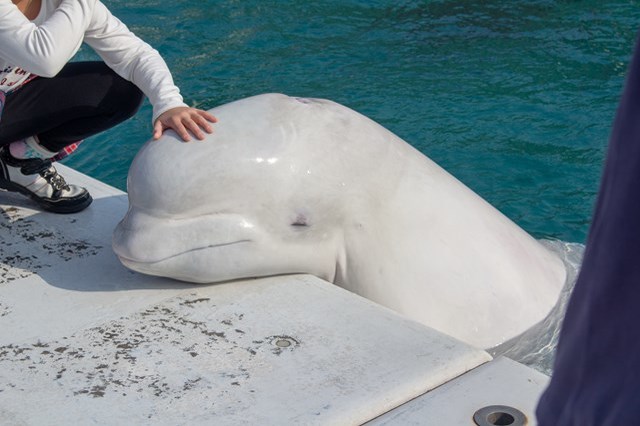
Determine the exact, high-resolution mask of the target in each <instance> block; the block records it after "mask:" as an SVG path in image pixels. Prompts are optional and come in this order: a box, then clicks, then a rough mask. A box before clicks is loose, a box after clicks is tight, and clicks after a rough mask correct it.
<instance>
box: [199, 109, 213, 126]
mask: <svg viewBox="0 0 640 426" xmlns="http://www.w3.org/2000/svg"><path fill="white" fill-rule="evenodd" d="M198 115H200V116H201V117H204V118H205V119H207V120H208V121H210V122H212V123H217V122H218V119H217V118H216V117H215V116H214V115H212V114H209V113H208V112H207V111H202V110H198Z"/></svg>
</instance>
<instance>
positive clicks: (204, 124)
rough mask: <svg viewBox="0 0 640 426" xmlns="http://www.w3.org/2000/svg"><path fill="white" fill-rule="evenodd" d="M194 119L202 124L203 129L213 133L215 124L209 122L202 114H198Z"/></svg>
mask: <svg viewBox="0 0 640 426" xmlns="http://www.w3.org/2000/svg"><path fill="white" fill-rule="evenodd" d="M193 121H195V122H196V124H198V126H200V128H201V129H204V131H206V132H207V133H213V126H212V125H211V124H209V122H208V121H207V120H206V119H205V118H204V117H203V116H201V115H196V116H194V117H193Z"/></svg>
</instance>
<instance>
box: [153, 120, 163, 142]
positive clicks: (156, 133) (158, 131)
mask: <svg viewBox="0 0 640 426" xmlns="http://www.w3.org/2000/svg"><path fill="white" fill-rule="evenodd" d="M160 136H162V123H161V122H160V121H156V124H155V125H154V126H153V140H155V141H157V140H158V139H160Z"/></svg>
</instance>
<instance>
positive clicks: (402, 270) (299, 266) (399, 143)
mask: <svg viewBox="0 0 640 426" xmlns="http://www.w3.org/2000/svg"><path fill="white" fill-rule="evenodd" d="M210 112H211V113H212V114H214V115H215V116H216V117H217V118H218V124H217V125H216V128H215V131H214V133H213V134H210V135H207V136H206V140H205V141H194V142H190V143H184V142H182V141H181V140H180V138H179V137H178V136H177V135H176V134H175V133H173V132H172V131H168V132H166V133H165V134H164V135H163V136H162V138H161V139H160V140H158V141H148V142H147V143H146V144H145V145H144V146H143V147H142V148H141V149H140V151H139V152H138V154H137V155H136V157H135V159H134V161H133V162H132V164H131V167H130V170H129V175H128V180H127V187H128V196H129V210H128V212H127V214H126V215H125V217H124V218H123V219H122V221H121V222H120V223H119V224H118V226H117V227H116V229H115V231H114V234H113V249H114V251H115V253H116V255H117V256H118V258H119V259H120V261H121V262H122V263H123V264H124V265H125V266H126V267H128V268H130V269H132V270H134V271H138V272H141V273H144V274H150V275H157V276H163V277H170V278H174V279H177V280H183V281H188V282H195V283H215V282H221V281H229V280H237V279H242V278H254V277H265V276H274V275H284V274H296V273H304V274H313V275H315V276H317V277H320V278H322V279H324V280H326V281H329V282H332V283H335V284H336V285H339V286H341V287H343V288H345V289H347V290H349V291H352V292H354V293H356V294H358V295H360V296H363V297H365V298H368V299H370V300H372V301H374V302H376V303H379V304H381V305H383V306H386V307H388V308H390V309H392V310H395V311H397V312H398V313H400V314H402V315H404V316H406V317H409V318H410V319H413V320H415V321H418V322H420V323H423V324H425V325H427V326H429V327H431V328H434V329H436V330H439V331H441V332H443V333H446V334H448V335H451V336H453V337H455V338H457V339H459V340H462V341H464V342H467V343H469V344H471V345H474V346H476V347H479V348H490V347H494V346H496V345H498V344H500V343H503V342H504V341H506V340H508V339H510V338H513V337H515V336H517V335H519V334H521V333H522V332H523V331H525V330H526V329H528V328H530V327H531V326H533V325H534V324H536V323H537V322H539V321H541V320H542V319H544V317H545V316H546V315H547V313H548V312H549V311H550V310H551V308H552V307H553V306H554V304H555V303H556V301H557V299H558V296H559V294H560V291H561V289H562V287H563V285H564V282H565V276H566V272H565V267H564V264H563V262H562V260H561V259H560V258H559V257H558V256H557V255H556V254H555V253H553V252H551V251H550V250H549V249H548V248H546V247H545V246H544V245H543V244H541V243H540V242H539V241H537V240H535V239H534V238H533V237H531V236H530V235H529V234H528V233H526V232H525V231H524V230H522V229H521V228H520V227H518V226H517V225H516V224H515V223H513V222H512V221H511V220H509V219H508V218H507V217H506V216H504V215H503V214H502V213H500V212H499V211H498V210H497V209H495V208H494V207H492V206H491V205H490V204H489V203H487V202H486V201H484V200H483V199H482V198H481V197H479V196H478V195H476V194H475V193H474V192H473V191H471V190H470V189H469V188H468V187H466V186H465V185H464V184H462V183H461V182H460V181H459V180H457V179H456V178H455V177H453V176H452V175H451V174H449V173H448V172H446V171H445V170H444V169H443V168H441V167H440V166H438V165H437V164H436V163H434V162H433V161H432V160H430V159H429V158H427V157H426V156H425V155H423V154H422V153H420V152H419V151H417V150H416V149H415V148H413V147H412V146H411V145H409V144H408V143H407V142H405V141H403V140H402V139H400V138H399V137H398V136H396V135H394V134H393V133H392V132H390V131H389V130H387V129H385V128H384V127H382V126H381V125H379V124H377V123H376V122H374V121H372V120H371V119H369V118H367V117H365V116H363V115H361V114H359V113H358V112H356V111H354V110H352V109H349V108H347V107H345V106H343V105H340V104H338V103H335V102H332V101H329V100H323V99H310V98H295V97H289V96H286V95H281V94H263V95H258V96H254V97H249V98H246V99H241V100H237V101H234V102H231V103H228V104H225V105H222V106H219V107H216V108H214V109H212V110H210Z"/></svg>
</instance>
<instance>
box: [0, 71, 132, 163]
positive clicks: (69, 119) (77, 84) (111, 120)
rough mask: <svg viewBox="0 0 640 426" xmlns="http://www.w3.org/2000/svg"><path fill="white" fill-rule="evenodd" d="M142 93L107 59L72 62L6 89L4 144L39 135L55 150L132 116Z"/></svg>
mask: <svg viewBox="0 0 640 426" xmlns="http://www.w3.org/2000/svg"><path fill="white" fill-rule="evenodd" d="M142 100H143V95H142V92H141V91H140V89H138V88H137V87H136V86H135V85H134V84H133V83H130V82H128V81H127V80H125V79H123V78H122V77H120V76H118V75H117V74H116V73H115V72H114V71H113V70H111V69H110V68H109V67H108V66H107V65H105V64H104V63H103V62H72V63H69V64H67V65H66V66H65V67H64V68H63V69H62V71H60V73H58V75H56V76H55V77H53V78H42V77H39V78H36V79H34V80H32V81H31V82H29V83H27V84H25V85H24V86H22V87H20V88H19V89H17V90H15V91H14V92H11V93H9V94H8V95H7V99H6V102H5V106H4V111H3V112H2V117H0V146H4V145H7V144H10V143H11V142H14V141H16V140H20V139H22V138H26V137H28V136H33V135H37V136H38V139H39V140H40V144H41V145H42V146H44V147H45V148H46V149H47V150H49V151H52V152H57V151H60V150H61V149H62V148H64V147H65V146H67V145H70V144H72V143H74V142H77V141H79V140H82V139H85V138H87V137H89V136H93V135H95V134H97V133H100V132H102V131H104V130H107V129H109V128H111V127H113V126H115V125H117V124H119V123H121V122H123V121H125V120H126V119H128V118H130V117H131V116H133V115H134V114H135V113H136V112H137V111H138V109H139V108H140V105H141V104H142Z"/></svg>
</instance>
